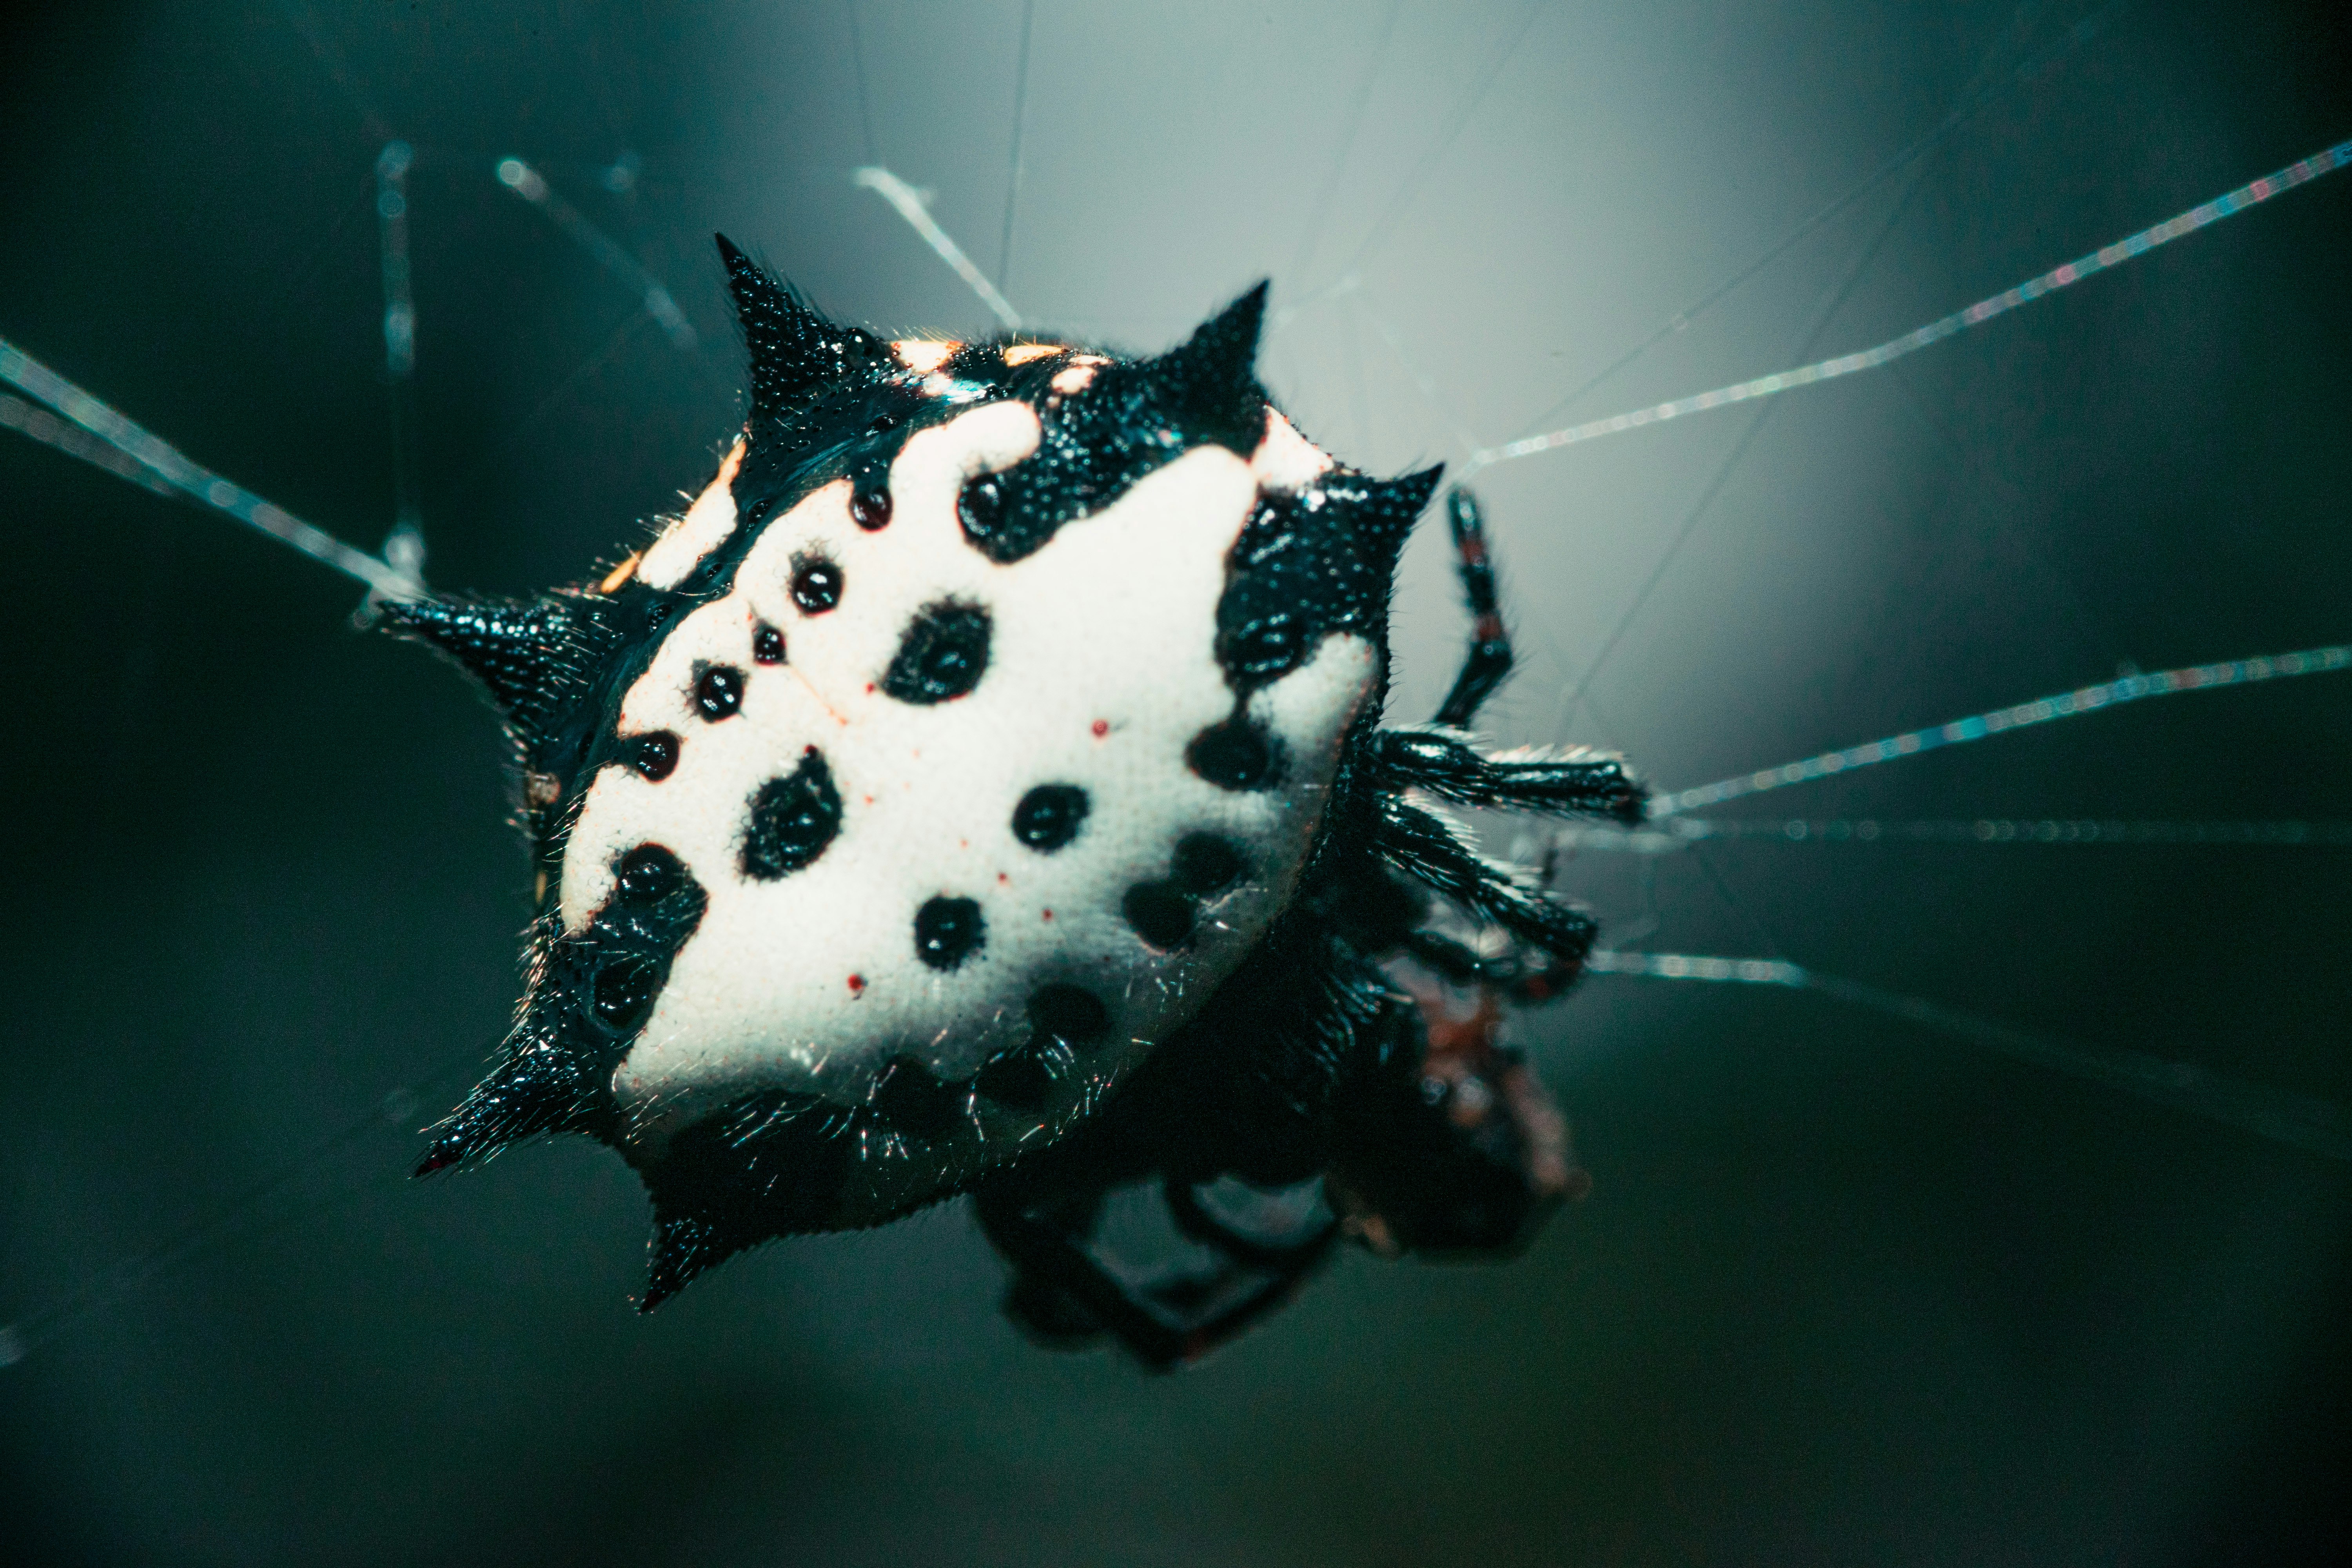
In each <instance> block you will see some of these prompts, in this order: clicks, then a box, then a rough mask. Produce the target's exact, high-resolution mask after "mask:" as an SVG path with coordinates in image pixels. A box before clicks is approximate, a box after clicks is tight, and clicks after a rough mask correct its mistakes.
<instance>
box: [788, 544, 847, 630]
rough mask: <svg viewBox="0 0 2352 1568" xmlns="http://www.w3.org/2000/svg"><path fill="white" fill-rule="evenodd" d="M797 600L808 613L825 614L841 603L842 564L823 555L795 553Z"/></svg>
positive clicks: (795, 599)
mask: <svg viewBox="0 0 2352 1568" xmlns="http://www.w3.org/2000/svg"><path fill="white" fill-rule="evenodd" d="M839 603H841V568H840V566H839V565H837V564H836V563H834V562H833V561H832V560H831V559H830V558H829V557H826V556H823V555H795V556H793V604H795V605H799V606H800V611H801V614H803V615H804V616H821V615H823V614H824V613H825V612H826V611H827V610H830V609H831V608H833V607H834V606H835V605H838V604H839Z"/></svg>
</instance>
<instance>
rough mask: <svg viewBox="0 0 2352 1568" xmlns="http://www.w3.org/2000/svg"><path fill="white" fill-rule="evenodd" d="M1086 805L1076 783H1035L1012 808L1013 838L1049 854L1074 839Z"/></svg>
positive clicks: (1081, 823)
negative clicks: (1019, 802)
mask: <svg viewBox="0 0 2352 1568" xmlns="http://www.w3.org/2000/svg"><path fill="white" fill-rule="evenodd" d="M1088 804H1089V803H1088V802H1087V792H1086V791H1085V790H1082V789H1080V788H1079V787H1078V786H1077V785H1076V784H1039V785H1038V786H1037V787H1036V788H1035V789H1033V790H1031V791H1030V792H1029V793H1028V794H1027V795H1023V796H1022V797H1021V804H1020V805H1016V806H1014V807H1013V837H1015V838H1018V839H1019V840H1021V842H1022V843H1024V844H1025V845H1027V846H1028V847H1030V848H1032V849H1034V850H1036V851H1037V852H1038V853H1039V854H1041V855H1050V854H1052V853H1053V852H1054V851H1055V850H1056V849H1059V848H1060V847H1062V846H1063V845H1065V844H1067V843H1068V842H1069V841H1070V840H1071V839H1073V838H1076V837H1077V836H1078V828H1079V827H1080V826H1083V825H1084V824H1085V822H1086V820H1087V807H1088Z"/></svg>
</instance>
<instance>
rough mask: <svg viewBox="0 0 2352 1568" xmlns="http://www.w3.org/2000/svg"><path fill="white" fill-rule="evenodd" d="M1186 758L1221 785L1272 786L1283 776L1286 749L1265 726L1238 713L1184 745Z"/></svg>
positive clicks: (1238, 787) (1234, 787) (1240, 787)
mask: <svg viewBox="0 0 2352 1568" xmlns="http://www.w3.org/2000/svg"><path fill="white" fill-rule="evenodd" d="M1184 761H1185V762H1186V763H1190V764H1191V765H1192V771H1193V772H1194V773H1198V774H1200V775H1201V777H1202V778H1203V779H1205V780H1207V781H1208V782H1209V783H1211V784H1214V785H1216V786H1217V787H1218V788H1219V789H1230V790H1259V789H1271V788H1273V787H1274V785H1275V784H1278V783H1280V782H1281V779H1282V752H1281V750H1280V748H1279V747H1277V746H1276V744H1275V742H1274V737H1272V736H1271V735H1269V734H1267V733H1266V732H1265V726H1263V725H1261V724H1259V723H1257V722H1255V721H1253V720H1250V719H1247V718H1244V717H1241V716H1239V715H1236V716H1235V717H1234V718H1231V719H1225V720H1221V721H1218V722H1217V723H1214V724H1212V725H1210V726H1209V727H1208V728H1207V729H1205V730H1203V731H1201V732H1200V733H1199V734H1197V735H1195V736H1193V737H1192V744H1191V745H1189V746H1187V747H1185V748H1184Z"/></svg>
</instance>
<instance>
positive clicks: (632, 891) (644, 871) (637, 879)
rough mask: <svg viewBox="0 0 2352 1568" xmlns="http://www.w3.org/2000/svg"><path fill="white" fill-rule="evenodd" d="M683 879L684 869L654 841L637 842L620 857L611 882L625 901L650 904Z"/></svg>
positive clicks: (658, 900) (679, 883) (683, 880)
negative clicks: (637, 843) (635, 845)
mask: <svg viewBox="0 0 2352 1568" xmlns="http://www.w3.org/2000/svg"><path fill="white" fill-rule="evenodd" d="M685 880H686V868H685V867H684V866H682V865H680V864H679V863H678V858H677V856H675V855H673V854H671V853H670V852H669V851H668V850H667V849H665V848H663V847H661V846H660V845H658V844H640V845H638V846H637V847H635V849H632V850H630V851H629V852H628V853H627V854H626V855H624V856H622V857H621V862H620V864H619V865H618V866H617V867H615V868H614V884H615V885H616V886H617V888H618V889H619V890H620V894H621V901H622V902H623V903H626V904H652V903H658V902H660V901H661V900H662V899H663V897H664V896H666V895H667V894H668V893H670V892H672V891H674V890H675V889H677V888H678V887H679V886H680V885H681V884H682V883H684V882H685Z"/></svg>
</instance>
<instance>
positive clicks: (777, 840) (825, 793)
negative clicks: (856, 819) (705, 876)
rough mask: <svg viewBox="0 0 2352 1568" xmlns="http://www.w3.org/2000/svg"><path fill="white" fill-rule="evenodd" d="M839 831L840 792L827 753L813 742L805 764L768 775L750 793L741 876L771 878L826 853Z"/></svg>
mask: <svg viewBox="0 0 2352 1568" xmlns="http://www.w3.org/2000/svg"><path fill="white" fill-rule="evenodd" d="M839 831H841V795H840V792H839V791H837V790H835V788H834V787H833V772H832V770H831V769H829V768H827V767H826V766H825V765H824V752H820V751H818V750H817V749H816V748H815V747H814V746H811V747H810V748H809V749H808V750H807V751H806V752H803V754H802V756H801V765H800V766H799V767H797V768H794V769H793V771H792V772H791V773H787V774H785V775H784V776H783V777H782V778H775V779H770V780H769V781H768V782H767V783H766V784H761V786H760V788H759V793H757V794H756V795H752V797H751V818H750V820H749V821H748V822H747V823H746V824H745V825H744V828H743V875H745V876H746V877H750V878H751V879H754V880H756V881H761V882H772V881H774V880H775V879H777V878H779V877H784V876H789V875H791V874H792V873H793V872H794V871H797V870H799V869H801V868H803V867H804V866H806V865H808V864H809V863H810V862H811V861H813V860H814V859H815V858H817V857H818V856H820V855H822V854H824V847H825V846H826V845H828V844H830V843H832V842H833V836H834V835H835V834H836V833H838V832H839Z"/></svg>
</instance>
